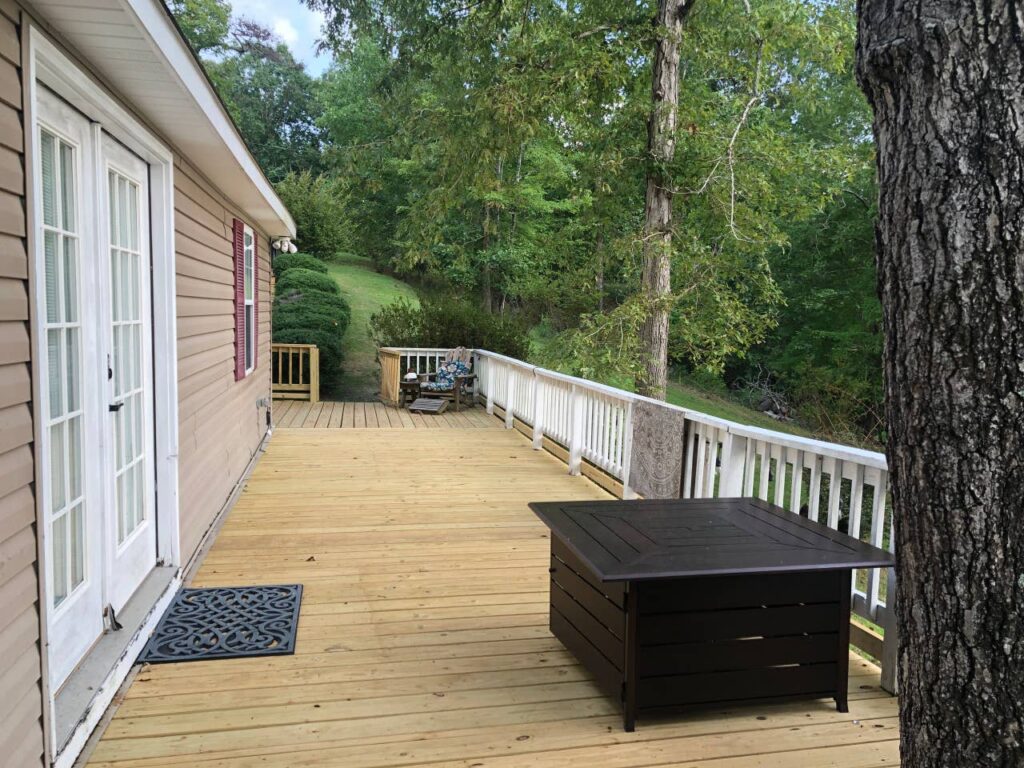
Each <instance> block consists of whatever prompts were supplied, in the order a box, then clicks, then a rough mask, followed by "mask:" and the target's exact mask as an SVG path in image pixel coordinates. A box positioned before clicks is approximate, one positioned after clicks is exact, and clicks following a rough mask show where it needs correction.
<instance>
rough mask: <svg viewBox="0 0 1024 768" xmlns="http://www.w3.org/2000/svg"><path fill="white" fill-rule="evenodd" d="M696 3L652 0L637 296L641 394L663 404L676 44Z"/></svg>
mask: <svg viewBox="0 0 1024 768" xmlns="http://www.w3.org/2000/svg"><path fill="white" fill-rule="evenodd" d="M694 2H696V0H658V16H657V18H656V19H655V22H654V23H655V26H656V28H657V35H656V38H655V43H654V57H653V66H652V77H651V114H650V117H649V118H648V121H647V162H648V163H649V164H650V165H649V168H648V170H647V190H646V197H645V203H644V229H643V254H644V273H643V291H644V298H645V300H646V304H647V318H646V320H645V322H644V327H643V332H642V338H643V344H644V360H643V374H642V375H641V376H640V377H639V379H638V381H637V389H638V390H639V392H640V393H641V394H644V395H649V396H651V397H657V398H659V399H661V400H664V399H665V388H666V386H667V385H668V320H669V312H670V310H671V304H672V176H671V174H670V173H669V172H668V167H669V166H670V165H671V164H672V161H673V159H674V158H675V154H676V126H677V123H678V120H679V115H678V110H679V43H680V38H681V37H682V34H683V23H684V22H685V21H686V16H687V14H688V13H689V12H690V9H691V8H692V7H693V4H694Z"/></svg>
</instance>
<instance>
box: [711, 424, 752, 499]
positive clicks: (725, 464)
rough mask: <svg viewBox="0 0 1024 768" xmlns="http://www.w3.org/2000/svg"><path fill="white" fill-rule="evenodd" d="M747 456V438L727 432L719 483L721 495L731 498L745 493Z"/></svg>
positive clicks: (723, 446) (723, 444) (723, 445)
mask: <svg viewBox="0 0 1024 768" xmlns="http://www.w3.org/2000/svg"><path fill="white" fill-rule="evenodd" d="M746 457H747V441H746V438H743V437H738V436H736V435H734V434H733V433H732V432H726V433H725V441H724V442H723V443H722V469H721V481H720V482H719V485H718V495H719V496H720V497H722V498H731V497H734V496H742V495H743V470H744V466H743V465H744V463H745V460H746Z"/></svg>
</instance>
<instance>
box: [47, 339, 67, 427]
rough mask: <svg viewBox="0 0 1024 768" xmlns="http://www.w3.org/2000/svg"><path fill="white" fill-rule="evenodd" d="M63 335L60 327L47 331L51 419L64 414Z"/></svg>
mask: <svg viewBox="0 0 1024 768" xmlns="http://www.w3.org/2000/svg"><path fill="white" fill-rule="evenodd" d="M63 335H64V334H63V332H62V331H61V330H60V329H54V328H51V329H50V330H49V331H47V332H46V360H47V364H48V365H49V368H48V370H47V377H48V378H49V385H50V386H49V389H50V418H51V419H56V418H59V417H60V416H62V415H64V397H63V393H62V391H61V390H63V388H64V387H63V381H62V380H61V378H62V376H63V373H64V355H63V349H62V346H63V345H62V344H61V341H62V340H63V338H62V337H63Z"/></svg>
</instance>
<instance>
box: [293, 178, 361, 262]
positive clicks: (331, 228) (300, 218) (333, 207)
mask: <svg viewBox="0 0 1024 768" xmlns="http://www.w3.org/2000/svg"><path fill="white" fill-rule="evenodd" d="M277 193H278V194H279V195H280V196H281V200H282V201H283V202H284V204H285V205H286V206H288V210H289V211H291V214H292V216H293V217H294V218H295V226H296V230H297V239H298V242H299V244H300V245H301V246H302V249H303V250H304V251H307V252H308V253H311V254H313V255H314V256H316V257H318V258H321V259H328V260H329V259H332V258H334V256H335V255H336V254H338V253H339V252H343V251H346V250H348V248H349V247H351V244H352V222H351V216H350V215H349V203H348V201H349V197H350V194H349V192H348V191H347V188H346V186H345V185H344V184H343V183H341V182H339V181H338V180H336V179H334V178H332V177H330V176H327V175H319V176H314V175H313V174H312V173H311V172H310V171H302V172H301V173H294V172H293V173H289V174H288V175H287V176H285V177H284V178H283V179H281V181H279V182H278V183H277Z"/></svg>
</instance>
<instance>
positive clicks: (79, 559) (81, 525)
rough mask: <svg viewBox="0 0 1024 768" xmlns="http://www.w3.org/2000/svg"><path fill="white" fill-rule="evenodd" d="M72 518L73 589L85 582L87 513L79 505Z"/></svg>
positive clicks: (73, 510)
mask: <svg viewBox="0 0 1024 768" xmlns="http://www.w3.org/2000/svg"><path fill="white" fill-rule="evenodd" d="M69 516H70V518H71V568H70V571H71V574H70V575H71V588H72V589H74V588H75V587H77V586H78V585H79V584H81V583H82V582H83V581H85V511H84V510H83V509H82V505H81V504H79V505H77V506H76V507H74V509H72V510H71V512H70V515H69Z"/></svg>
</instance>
